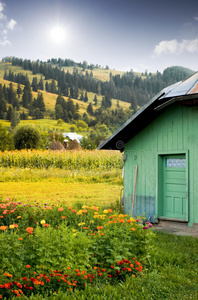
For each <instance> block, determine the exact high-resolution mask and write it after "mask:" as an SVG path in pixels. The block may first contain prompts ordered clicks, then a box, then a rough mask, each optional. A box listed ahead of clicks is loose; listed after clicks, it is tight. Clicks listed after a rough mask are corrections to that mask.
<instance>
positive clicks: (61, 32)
mask: <svg viewBox="0 0 198 300" xmlns="http://www.w3.org/2000/svg"><path fill="white" fill-rule="evenodd" d="M65 37H66V32H65V29H64V28H63V27H60V26H56V27H54V28H53V29H52V30H51V32H50V38H51V39H52V41H53V42H55V43H61V42H63V41H64V40H65Z"/></svg>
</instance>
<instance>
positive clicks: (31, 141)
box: [14, 124, 40, 150]
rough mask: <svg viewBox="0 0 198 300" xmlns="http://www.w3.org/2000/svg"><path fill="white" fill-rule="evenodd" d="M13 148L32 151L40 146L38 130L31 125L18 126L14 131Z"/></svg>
mask: <svg viewBox="0 0 198 300" xmlns="http://www.w3.org/2000/svg"><path fill="white" fill-rule="evenodd" d="M14 143H15V148H16V149H18V150H21V149H34V148H38V147H39V144H40V133H39V130H38V129H37V128H35V127H33V126H31V125H28V124H27V125H23V126H18V127H17V128H16V129H15V131H14Z"/></svg>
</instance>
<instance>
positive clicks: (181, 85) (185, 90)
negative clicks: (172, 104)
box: [161, 73, 198, 99]
mask: <svg viewBox="0 0 198 300" xmlns="http://www.w3.org/2000/svg"><path fill="white" fill-rule="evenodd" d="M197 83H198V73H195V74H193V75H192V76H190V77H188V78H187V79H185V80H183V81H179V82H177V83H175V84H173V85H171V86H168V87H167V88H165V89H164V91H165V94H164V95H163V97H161V99H162V98H172V97H177V96H184V95H187V94H192V93H197V92H198V87H197V88H196V89H194V88H195V86H196V85H197ZM193 90H194V92H192V91H193Z"/></svg>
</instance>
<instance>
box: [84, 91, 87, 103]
mask: <svg viewBox="0 0 198 300" xmlns="http://www.w3.org/2000/svg"><path fill="white" fill-rule="evenodd" d="M84 102H88V96H87V92H85V97H84Z"/></svg>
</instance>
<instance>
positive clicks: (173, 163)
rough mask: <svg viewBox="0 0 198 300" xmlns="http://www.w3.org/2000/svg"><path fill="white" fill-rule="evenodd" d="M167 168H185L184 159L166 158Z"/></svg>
mask: <svg viewBox="0 0 198 300" xmlns="http://www.w3.org/2000/svg"><path fill="white" fill-rule="evenodd" d="M166 167H167V168H185V167H186V159H185V158H167V159H166Z"/></svg>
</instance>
